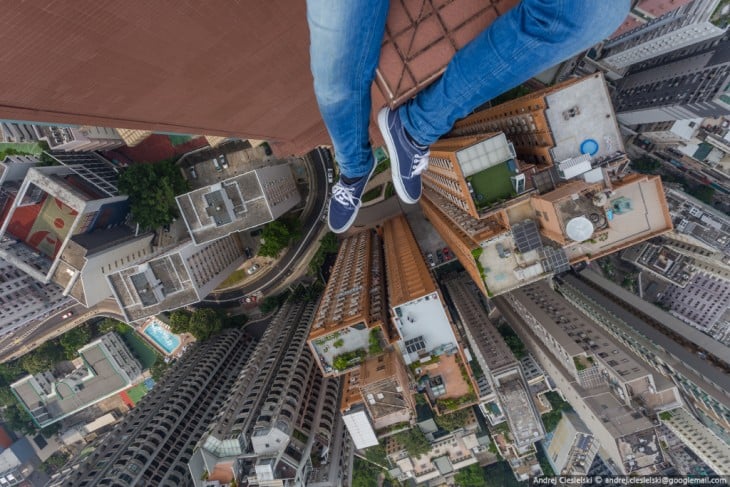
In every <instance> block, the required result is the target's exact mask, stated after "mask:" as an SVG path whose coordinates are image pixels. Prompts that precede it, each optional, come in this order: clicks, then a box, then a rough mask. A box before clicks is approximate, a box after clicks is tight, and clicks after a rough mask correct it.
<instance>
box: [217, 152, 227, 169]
mask: <svg viewBox="0 0 730 487" xmlns="http://www.w3.org/2000/svg"><path fill="white" fill-rule="evenodd" d="M218 160H219V161H220V163H221V167H223V169H228V158H227V157H226V155H225V154H221V155H219V156H218Z"/></svg>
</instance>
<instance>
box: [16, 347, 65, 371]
mask: <svg viewBox="0 0 730 487" xmlns="http://www.w3.org/2000/svg"><path fill="white" fill-rule="evenodd" d="M64 359H65V357H64V352H63V347H61V346H60V345H59V344H58V342H57V341H55V340H53V341H50V342H46V343H44V344H42V345H41V346H40V347H38V348H36V349H35V350H33V351H32V352H29V353H27V354H25V355H24V356H23V357H21V359H20V366H21V367H22V368H23V369H24V370H25V371H26V372H28V373H29V374H37V373H39V372H44V371H46V370H51V369H53V368H54V366H55V365H56V363H58V362H60V361H62V360H64Z"/></svg>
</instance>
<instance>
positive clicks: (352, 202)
mask: <svg viewBox="0 0 730 487" xmlns="http://www.w3.org/2000/svg"><path fill="white" fill-rule="evenodd" d="M374 171H375V163H374V162H373V168H372V169H370V174H368V175H367V176H363V177H361V178H359V179H357V180H355V181H352V182H346V181H345V180H343V178H342V175H340V180H339V181H337V183H335V185H334V186H332V197H331V198H330V205H329V210H328V211H329V212H328V215H327V224H328V225H329V227H330V230H332V231H333V232H334V233H342V232H345V231H347V229H348V228H350V227H351V226H352V224H353V223H354V222H355V218H357V212H358V211H359V210H360V205H361V204H362V202H361V201H360V198H362V194H363V192H364V191H365V186H367V184H368V181H370V178H371V177H373V172H374Z"/></svg>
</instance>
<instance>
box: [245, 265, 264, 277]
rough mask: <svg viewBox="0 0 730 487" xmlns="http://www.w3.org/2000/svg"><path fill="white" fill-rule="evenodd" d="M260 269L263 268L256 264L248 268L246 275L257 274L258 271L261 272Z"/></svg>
mask: <svg viewBox="0 0 730 487" xmlns="http://www.w3.org/2000/svg"><path fill="white" fill-rule="evenodd" d="M260 268H261V266H260V265H258V264H254V265H252V266H251V267H249V268H248V270H247V271H246V274H248V275H249V276H250V275H252V274H254V273H256V271H257V270H259V269H260Z"/></svg>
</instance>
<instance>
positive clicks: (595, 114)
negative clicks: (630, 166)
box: [545, 75, 624, 163]
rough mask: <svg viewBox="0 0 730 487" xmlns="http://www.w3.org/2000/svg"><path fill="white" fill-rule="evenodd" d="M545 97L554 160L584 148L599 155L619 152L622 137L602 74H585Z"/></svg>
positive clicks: (596, 156) (570, 156) (572, 155)
mask: <svg viewBox="0 0 730 487" xmlns="http://www.w3.org/2000/svg"><path fill="white" fill-rule="evenodd" d="M545 98H546V101H547V105H548V106H547V108H546V110H545V114H546V117H547V120H548V123H549V125H550V129H551V131H552V134H553V140H554V143H555V145H554V146H553V148H552V149H551V153H552V156H553V158H554V160H555V162H556V163H557V162H560V161H565V160H567V159H571V158H576V157H579V156H580V155H582V154H584V153H587V152H588V153H590V154H591V156H592V157H594V158H599V159H600V158H603V157H606V156H609V155H611V154H613V153H615V152H623V150H624V147H623V138H622V137H621V132H620V131H619V128H618V122H617V121H616V115H615V113H614V111H613V105H612V104H611V97H610V96H609V93H608V87H607V86H606V82H605V80H604V79H603V76H601V75H591V76H586V77H585V78H583V79H582V80H580V81H579V82H577V83H572V84H570V85H569V86H567V87H566V88H565V89H562V90H554V91H552V92H551V93H549V94H548V95H547V96H546V97H545ZM589 146H590V147H589Z"/></svg>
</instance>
